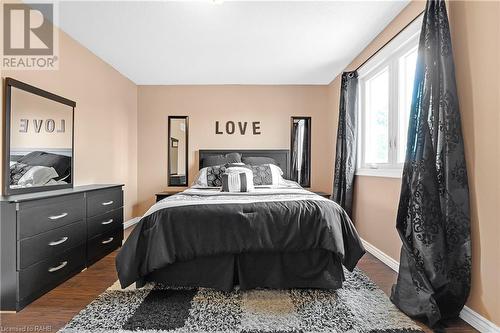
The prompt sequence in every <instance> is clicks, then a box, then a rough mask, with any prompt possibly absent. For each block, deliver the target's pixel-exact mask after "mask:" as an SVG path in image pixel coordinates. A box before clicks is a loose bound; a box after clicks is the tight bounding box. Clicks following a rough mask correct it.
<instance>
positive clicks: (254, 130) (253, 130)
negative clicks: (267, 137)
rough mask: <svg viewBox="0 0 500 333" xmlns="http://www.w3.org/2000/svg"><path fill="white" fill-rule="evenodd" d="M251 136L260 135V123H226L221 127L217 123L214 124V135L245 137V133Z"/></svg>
mask: <svg viewBox="0 0 500 333" xmlns="http://www.w3.org/2000/svg"><path fill="white" fill-rule="evenodd" d="M247 131H248V133H249V134H252V135H260V134H262V132H261V131H260V121H252V122H248V121H238V122H234V121H226V124H225V126H221V123H220V122H219V121H216V122H215V134H224V133H225V134H238V133H239V134H240V135H245V134H246V133H247Z"/></svg>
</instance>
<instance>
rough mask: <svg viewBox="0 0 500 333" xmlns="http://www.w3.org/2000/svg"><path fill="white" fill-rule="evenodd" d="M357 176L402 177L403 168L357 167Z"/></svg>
mask: <svg viewBox="0 0 500 333" xmlns="http://www.w3.org/2000/svg"><path fill="white" fill-rule="evenodd" d="M355 175H356V176H369V177H384V178H401V177H402V176H403V169H357V170H356V173H355Z"/></svg>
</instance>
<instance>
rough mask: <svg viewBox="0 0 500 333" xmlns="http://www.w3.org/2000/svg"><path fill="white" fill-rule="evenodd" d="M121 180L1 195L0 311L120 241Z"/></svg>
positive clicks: (31, 297)
mask: <svg viewBox="0 0 500 333" xmlns="http://www.w3.org/2000/svg"><path fill="white" fill-rule="evenodd" d="M122 186H123V185H86V186H77V187H74V188H71V189H63V190H55V191H47V192H38V193H30V194H20V195H12V196H6V197H1V201H0V237H1V239H0V241H1V243H0V246H1V249H0V250H1V267H0V268H1V271H0V274H1V276H0V278H1V284H0V288H1V300H0V306H1V310H2V311H7V310H10V311H12V310H16V311H19V310H21V309H22V308H23V307H24V306H26V305H27V304H29V303H30V302H32V301H33V300H35V299H36V298H38V297H40V296H41V295H43V294H44V293H46V292H48V291H49V290H51V289H53V288H54V287H56V286H57V285H59V284H60V283H62V282H64V281H65V280H67V279H69V278H70V277H72V276H73V275H75V274H77V273H79V272H81V271H82V270H83V269H85V268H86V267H88V266H90V265H92V264H93V263H95V262H96V261H98V260H99V259H101V258H102V257H104V256H106V255H107V254H109V253H110V252H112V251H113V250H115V249H117V248H118V247H120V246H121V244H122V240H123V191H122Z"/></svg>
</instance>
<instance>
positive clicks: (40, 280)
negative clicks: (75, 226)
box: [19, 245, 85, 301]
mask: <svg viewBox="0 0 500 333" xmlns="http://www.w3.org/2000/svg"><path fill="white" fill-rule="evenodd" d="M83 268H85V245H80V246H78V247H76V248H74V249H71V250H69V251H66V252H63V253H61V254H60V255H58V256H56V257H55V258H53V259H49V260H45V261H41V262H39V263H37V264H35V265H33V266H30V267H29V268H27V269H23V270H21V271H19V298H20V300H21V301H22V300H23V299H26V298H29V299H32V298H35V297H38V296H39V295H41V294H43V293H44V292H45V291H47V290H49V289H51V288H53V287H55V286H56V285H58V284H59V283H61V282H63V281H65V280H66V279H68V278H69V277H71V276H72V275H74V274H75V273H78V272H80V271H81V270H82V269H83Z"/></svg>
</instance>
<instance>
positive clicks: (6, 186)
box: [2, 77, 76, 195]
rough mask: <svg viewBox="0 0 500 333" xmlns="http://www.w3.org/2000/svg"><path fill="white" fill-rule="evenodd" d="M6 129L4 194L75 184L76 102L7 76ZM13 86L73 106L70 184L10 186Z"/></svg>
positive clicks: (61, 187)
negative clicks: (13, 187)
mask: <svg viewBox="0 0 500 333" xmlns="http://www.w3.org/2000/svg"><path fill="white" fill-rule="evenodd" d="M4 85H5V87H4V96H5V97H4V110H5V111H4V118H3V120H4V126H3V127H4V128H3V129H4V131H3V139H4V140H3V161H2V163H3V167H4V172H3V194H4V195H13V194H23V193H34V192H43V191H53V190H60V189H63V188H72V187H73V184H74V178H75V176H74V174H75V107H76V102H74V101H72V100H69V99H67V98H64V97H61V96H58V95H56V94H53V93H51V92H48V91H45V90H43V89H40V88H37V87H34V86H32V85H29V84H27V83H24V82H21V81H18V80H16V79H13V78H11V77H7V78H5V83H4ZM12 87H15V88H18V89H21V90H24V91H26V92H29V93H31V94H34V95H38V96H40V97H44V98H47V99H50V100H52V101H54V102H58V103H61V104H65V105H67V106H69V107H71V108H72V111H71V117H72V124H71V153H72V156H71V182H70V183H68V184H61V185H50V186H37V187H29V188H28V187H26V188H16V189H12V188H10V186H9V184H10V165H9V161H10V133H11V128H10V127H11V123H10V121H11V112H12V105H11V104H12V103H11V102H12V100H11V92H12Z"/></svg>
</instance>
